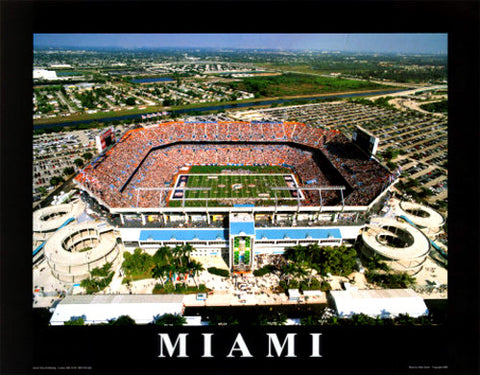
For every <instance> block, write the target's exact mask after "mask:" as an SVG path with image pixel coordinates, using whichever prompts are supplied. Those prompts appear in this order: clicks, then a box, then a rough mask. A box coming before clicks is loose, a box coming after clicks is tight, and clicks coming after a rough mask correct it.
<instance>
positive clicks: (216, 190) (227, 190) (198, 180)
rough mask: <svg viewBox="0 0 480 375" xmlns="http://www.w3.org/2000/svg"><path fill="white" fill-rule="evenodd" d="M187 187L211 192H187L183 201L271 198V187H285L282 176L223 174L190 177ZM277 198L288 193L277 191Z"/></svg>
mask: <svg viewBox="0 0 480 375" xmlns="http://www.w3.org/2000/svg"><path fill="white" fill-rule="evenodd" d="M187 186H188V187H207V188H211V190H203V191H202V190H196V191H187V192H186V196H185V199H235V198H273V197H274V196H275V193H274V191H273V190H272V189H271V188H272V187H286V186H287V184H286V183H285V179H284V177H283V175H279V174H264V175H249V174H241V175H240V174H223V175H214V174H209V175H204V174H201V175H200V174H197V175H190V176H189V177H188V183H187ZM277 197H278V198H289V197H291V194H290V192H289V191H286V190H283V191H282V190H280V191H277Z"/></svg>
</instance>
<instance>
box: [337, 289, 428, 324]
mask: <svg viewBox="0 0 480 375" xmlns="http://www.w3.org/2000/svg"><path fill="white" fill-rule="evenodd" d="M330 293H331V295H332V297H333V300H334V302H335V307H336V309H337V314H338V316H340V317H343V318H348V317H351V316H352V315H353V314H365V315H369V316H371V317H377V316H380V317H381V318H391V317H395V316H398V315H399V314H408V315H410V316H412V317H419V316H421V315H427V314H428V309H427V306H426V305H425V302H424V301H423V299H422V297H420V296H419V295H418V294H417V293H415V292H414V291H413V290H412V289H384V290H353V289H351V290H344V291H343V290H342V291H331V292H330Z"/></svg>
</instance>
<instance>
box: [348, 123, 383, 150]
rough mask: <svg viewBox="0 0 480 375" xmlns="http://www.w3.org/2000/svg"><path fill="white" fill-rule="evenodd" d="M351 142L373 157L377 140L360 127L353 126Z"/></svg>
mask: <svg viewBox="0 0 480 375" xmlns="http://www.w3.org/2000/svg"><path fill="white" fill-rule="evenodd" d="M352 142H353V143H354V144H356V145H357V146H358V147H359V148H360V149H361V150H362V151H364V152H366V153H367V154H368V155H370V156H372V155H375V153H376V152H377V148H378V142H379V139H378V138H377V137H375V136H373V135H372V134H370V133H369V132H367V131H366V130H365V129H362V128H361V127H360V126H355V130H354V131H353V134H352Z"/></svg>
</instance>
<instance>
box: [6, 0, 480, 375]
mask: <svg viewBox="0 0 480 375" xmlns="http://www.w3.org/2000/svg"><path fill="white" fill-rule="evenodd" d="M1 6H2V22H1V33H0V35H1V39H2V43H1V48H2V54H1V58H2V60H1V65H0V68H1V80H0V82H1V96H0V97H1V100H2V102H1V104H2V107H1V112H0V113H1V114H2V116H1V119H0V121H1V122H2V123H1V127H0V131H1V137H0V142H1V145H0V146H1V147H0V155H1V157H0V163H1V171H0V172H1V175H0V181H1V191H0V193H1V195H0V197H1V210H0V223H1V236H0V241H1V247H0V251H1V259H0V271H1V272H0V278H1V280H0V281H1V283H0V288H1V294H0V298H1V311H0V320H1V322H0V323H1V335H2V336H1V346H0V350H1V362H0V363H1V366H2V369H1V372H2V373H52V372H56V373H62V374H63V373H77V374H90V373H92V374H97V373H98V374H100V373H102V374H117V373H125V374H126V373H132V374H141V373H145V374H147V373H156V374H159V373H160V374H170V373H172V374H193V373H199V374H239V373H246V372H248V373H250V374H257V373H258V374H260V373H261V374H265V373H279V374H281V373H292V372H296V373H301V374H308V373H324V374H329V373H349V374H352V373H368V374H374V373H379V374H387V373H396V374H403V373H405V374H409V373H415V374H416V373H420V374H424V373H429V374H430V373H433V374H443V373H445V374H459V373H462V374H470V373H472V374H473V373H477V372H478V370H479V368H478V360H477V354H478V276H477V275H478V207H479V206H478V185H477V182H478V166H477V165H476V162H477V161H478V154H477V153H476V150H477V146H478V82H479V80H478V45H479V38H478V35H479V28H478V18H479V17H478V14H479V12H478V10H479V8H478V3H477V2H475V1H470V2H453V1H383V2H380V1H361V2H352V1H340V2H326V1H324V2H319V1H315V2H314V1H310V2H291V1H266V2H248V1H247V2H220V1H210V2H199V1H197V2H195V1H194V2H187V1H180V2H176V3H173V2H156V3H153V2H148V1H147V2H128V1H119V2H109V1H106V2H89V1H84V2H79V1H63V2H60V1H57V2H52V1H49V2H48V1H45V2H42V1H31V2H14V1H5V2H3V3H2V4H1ZM199 31H200V32H224V33H229V32H244V33H245V32H268V33H277V32H296V33H303V32H308V33H310V32H322V33H324V32H341V33H359V32H361V33H371V32H373V33H390V32H402V33H407V32H419V33H421V32H428V33H436V32H439V33H445V32H446V33H448V34H449V217H450V219H449V237H450V243H451V244H452V245H451V248H450V253H451V262H450V264H449V300H448V319H447V323H446V325H444V326H439V327H409V328H406V327H391V328H381V329H380V328H379V327H349V328H345V327H323V326H320V327H296V328H295V327H271V328H270V327H192V328H188V329H187V328H182V329H172V328H159V327H150V326H144V327H135V328H132V327H47V328H42V327H38V326H36V325H35V324H34V322H33V318H32V306H31V305H32V300H31V285H32V272H31V260H30V257H29V254H30V252H29V249H30V248H31V227H32V225H31V224H32V223H31V217H32V216H31V190H30V189H31V188H30V187H31V170H32V168H31V163H32V162H31V160H32V147H31V139H32V134H31V121H32V120H31V83H32V82H31V72H32V61H33V52H32V42H33V39H32V38H33V33H41V32H48V33H63V32H69V33H71V32H98V33H102V32H109V33H111V32H137V33H141V32H149V33H157V32H199ZM180 332H186V333H188V334H189V340H191V342H189V348H190V349H189V350H191V353H192V354H191V356H190V357H189V358H177V359H174V358H172V359H166V358H159V357H158V355H159V338H158V337H159V336H158V334H159V333H170V334H171V335H172V337H173V336H174V335H175V334H177V333H180ZM202 333H213V334H214V336H213V338H214V342H215V349H214V350H215V357H214V358H201V353H202V349H201V348H202V335H201V334H202ZM239 333H240V334H241V335H242V336H243V337H244V338H245V341H246V342H247V343H248V345H249V347H251V350H252V352H253V353H255V355H254V357H253V358H226V357H225V355H226V353H228V351H229V349H230V348H231V346H232V343H233V342H232V340H233V339H234V338H235V337H236V335H237V334H239ZM267 333H277V334H278V337H279V338H283V337H285V335H286V334H287V333H297V350H298V353H297V354H298V357H296V358H267V357H265V353H266V352H265V350H266V346H265V345H266V341H265V337H266V334H267ZM311 333H321V334H322V335H321V347H322V357H321V358H318V357H315V358H311V357H309V355H310V354H311V346H310V344H311V341H310V340H311ZM237 353H238V352H237ZM445 366H446V367H445Z"/></svg>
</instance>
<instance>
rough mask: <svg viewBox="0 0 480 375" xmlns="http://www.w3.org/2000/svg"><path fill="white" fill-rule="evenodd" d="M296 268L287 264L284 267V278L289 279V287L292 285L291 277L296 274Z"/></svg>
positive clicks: (291, 264)
mask: <svg viewBox="0 0 480 375" xmlns="http://www.w3.org/2000/svg"><path fill="white" fill-rule="evenodd" d="M296 268H297V267H296V266H295V264H293V263H290V262H289V263H287V264H285V265H284V266H283V267H282V276H284V277H285V278H286V279H287V286H288V285H290V276H293V274H295V272H296Z"/></svg>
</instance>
